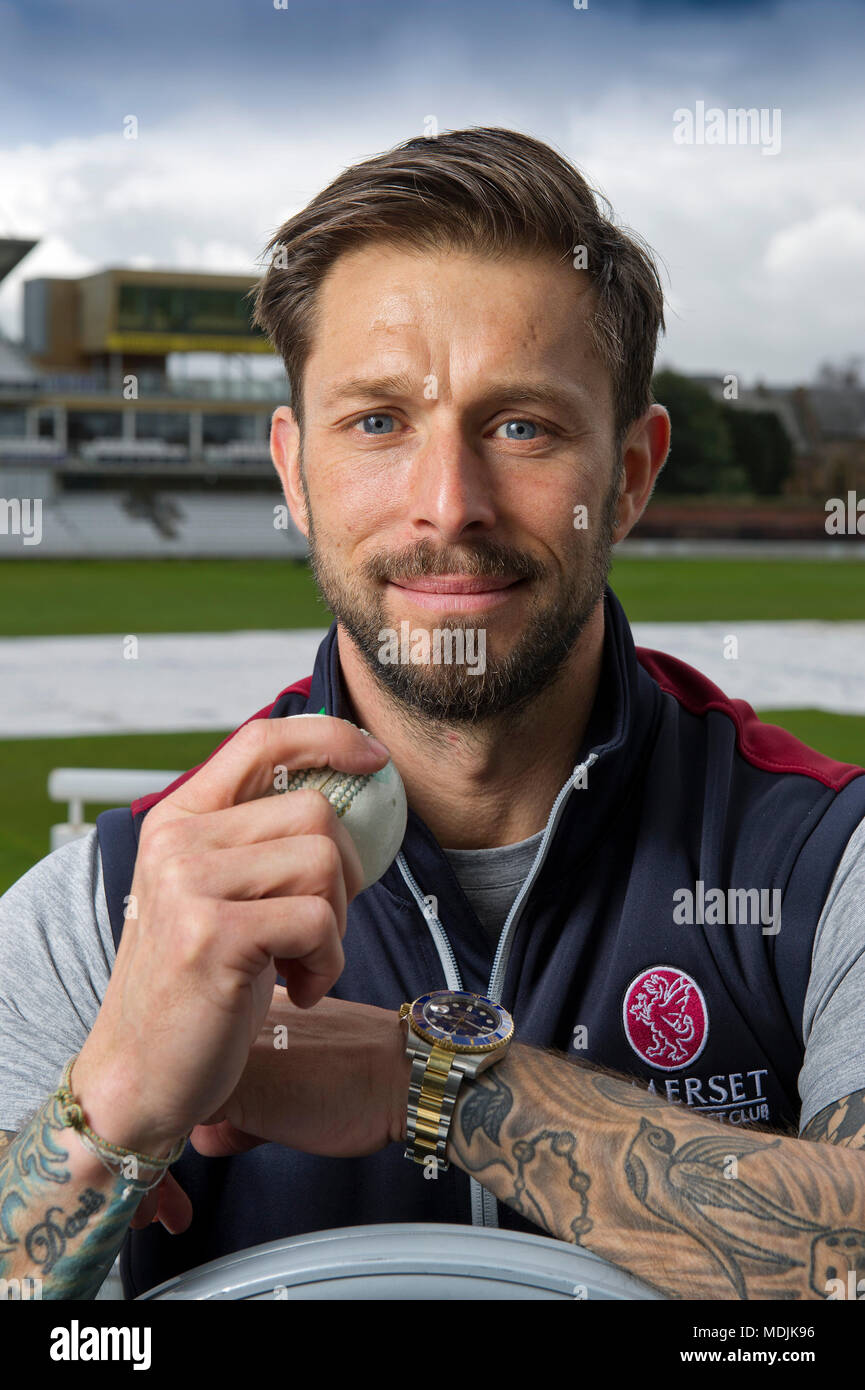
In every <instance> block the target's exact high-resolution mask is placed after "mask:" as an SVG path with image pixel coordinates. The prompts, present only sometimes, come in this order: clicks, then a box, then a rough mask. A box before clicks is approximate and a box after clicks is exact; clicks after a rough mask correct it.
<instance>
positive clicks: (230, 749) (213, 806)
mask: <svg viewBox="0 0 865 1390" xmlns="http://www.w3.org/2000/svg"><path fill="white" fill-rule="evenodd" d="M386 761H387V756H386V754H382V753H378V752H376V747H375V744H374V743H372V742H371V740H370V738H369V737H368V736H367V735H365V734H363V733H361V731H360V730H359V729H358V728H357V727H356V726H355V725H353V724H350V723H348V721H346V720H342V719H335V718H333V717H332V716H330V715H292V716H288V717H287V718H281V719H251V720H250V721H249V722H248V723H246V724H243V725H241V727H240V728H239V729H238V730H237V732H236V733H235V734H233V735H232V736H231V737H230V738H229V739H228V741H227V742H226V743H224V744H223V745H222V746H221V747H220V748H218V749H217V750H216V752H215V753H214V754H212V756H211V757H210V758H209V759H208V760H207V762H205V763H203V764H202V766H201V767H200V768H199V769H198V771H197V772H195V773H194V775H193V776H192V777H190V778H188V779H187V781H185V782H184V783H182V785H181V786H179V787H178V788H177V790H176V791H174V792H171V793H170V794H169V795H168V796H166V797H163V799H162V800H161V801H159V802H157V804H156V805H155V806H154V807H153V808H152V809H151V810H150V811H149V812H148V815H147V818H146V821H145V824H146V823H147V821H149V820H151V819H152V818H153V817H154V816H155V817H156V822H157V823H161V822H162V821H163V820H171V819H172V818H174V817H182V816H184V815H201V814H202V813H203V812H205V811H220V810H224V809H226V808H227V807H228V806H234V805H236V804H237V803H238V802H242V801H252V800H255V799H256V798H258V797H262V796H265V795H266V794H267V792H268V791H269V790H271V789H272V788H273V778H274V768H277V767H284V768H286V769H287V770H288V771H290V772H291V771H295V770H297V769H298V768H304V767H327V766H330V767H336V768H339V769H340V770H341V771H343V772H357V773H365V772H373V771H377V770H378V769H380V768H382V767H383V766H384V764H385V763H386Z"/></svg>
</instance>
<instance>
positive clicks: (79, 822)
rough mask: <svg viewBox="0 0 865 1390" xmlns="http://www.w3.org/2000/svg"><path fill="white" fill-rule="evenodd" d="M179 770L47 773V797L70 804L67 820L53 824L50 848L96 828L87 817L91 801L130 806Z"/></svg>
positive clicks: (64, 769)
mask: <svg viewBox="0 0 865 1390" xmlns="http://www.w3.org/2000/svg"><path fill="white" fill-rule="evenodd" d="M179 776H180V773H179V772H152V771H150V770H149V769H147V770H142V769H140V768H106V767H55V768H54V770H53V772H50V773H49V774H48V797H49V800H51V801H65V802H67V803H68V809H67V812H66V817H67V818H66V820H65V821H64V822H63V823H62V824H58V825H52V827H51V848H52V850H55V849H59V848H60V846H61V845H65V844H67V843H68V842H69V841H70V840H77V839H79V838H80V837H81V836H82V835H86V834H87V833H88V831H90V830H92V829H93V824H92V823H90V822H88V821H86V820H85V819H84V807H85V805H86V803H87V802H88V801H90V802H95V803H96V804H97V805H103V806H104V805H116V806H128V805H129V803H130V802H131V801H134V800H135V799H136V798H137V797H139V796H148V795H149V794H150V793H151V792H161V791H162V790H163V788H164V787H167V786H168V785H169V783H170V782H173V781H175V779H176V778H178V777H179Z"/></svg>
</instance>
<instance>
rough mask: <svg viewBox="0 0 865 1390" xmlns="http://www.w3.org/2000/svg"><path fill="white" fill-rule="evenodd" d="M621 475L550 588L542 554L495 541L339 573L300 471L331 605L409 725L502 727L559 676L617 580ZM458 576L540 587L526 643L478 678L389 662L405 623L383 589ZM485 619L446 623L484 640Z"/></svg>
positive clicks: (464, 670) (417, 549)
mask: <svg viewBox="0 0 865 1390" xmlns="http://www.w3.org/2000/svg"><path fill="white" fill-rule="evenodd" d="M621 477H622V469H621V468H619V470H617V475H616V478H615V481H614V483H613V485H612V486H611V487H610V489H609V490H608V492H607V495H606V497H605V498H604V502H603V506H602V511H601V518H600V524H599V526H598V527H597V528H596V529H595V531H594V534H593V532H592V531H591V530H589V529H587V530H584V531H576V530H575V532H574V536H575V544H574V547H573V550H572V553H571V554H570V555H569V556H568V557H567V561H566V563H565V564H564V566H563V569H562V571H561V572H559V573H557V574H553V576H552V582H551V579H550V576H549V574H548V571H547V568H546V567H545V566H543V565H542V564H541V563H540V561H538V560H537V559H536V558H535V557H534V556H530V555H526V554H523V553H521V552H520V551H517V550H513V549H511V548H510V547H507V546H504V545H501V544H499V543H498V542H496V541H492V540H482V541H478V542H476V543H473V544H472V545H471V546H470V547H468V546H459V547H457V546H445V547H434V546H433V545H432V544H431V543H430V542H429V541H420V542H418V543H417V544H416V545H413V546H411V547H406V548H405V549H403V550H401V551H397V552H391V553H385V552H379V553H377V554H374V555H372V556H371V557H369V558H368V559H366V560H365V561H364V562H363V564H361V565H360V566H359V567H358V569H357V571H356V572H354V573H345V572H344V571H340V570H339V569H338V568H337V567H336V566H335V565H334V564H332V563H331V561H330V559H329V558H328V556H327V555H326V554H325V552H324V550H323V548H322V546H321V545H320V543H319V541H318V539H317V537H316V533H315V527H314V524H313V517H312V508H311V507H310V502H309V493H308V491H307V486H306V478H305V476H304V474H303V466H302V465H301V480H302V486H303V493H304V498H305V500H306V513H307V523H308V529H309V561H310V566H311V568H312V572H313V576H314V578H315V581H316V583H317V585H318V587H319V590H320V591H321V593H322V595H323V597H324V599H325V601H326V602H327V604H328V607H329V608H330V610H331V612H332V613H333V614H334V616H335V617H336V618H337V619H338V621H339V623H340V624H341V626H342V627H343V628H344V629H345V631H346V632H347V634H348V635H349V637H351V639H352V641H353V642H354V644H355V647H356V648H357V651H358V653H359V654H360V656H361V657H362V659H363V661H364V662H365V664H366V665H367V666H368V668H369V670H370V671H371V672H372V674H373V676H374V678H375V680H376V682H377V683H378V685H379V686H380V688H381V689H382V690H383V691H385V692H386V693H387V694H389V695H390V696H391V698H392V700H393V701H395V702H396V704H397V707H398V708H399V709H400V710H401V712H402V713H403V715H404V716H406V717H407V718H408V719H409V720H410V721H412V722H414V721H416V720H418V719H420V721H421V722H422V723H424V724H427V723H429V722H432V723H435V724H440V725H449V724H459V725H464V724H466V723H475V724H476V723H481V722H485V721H491V720H497V721H500V720H502V719H505V720H506V721H508V722H511V721H516V719H517V718H518V716H519V715H520V714H522V713H523V712H524V711H525V709H526V708H527V707H528V706H529V705H530V704H531V703H532V701H533V700H535V699H536V698H537V697H538V695H539V694H540V693H541V692H542V691H543V690H545V689H546V688H548V687H549V686H550V685H551V684H552V683H553V682H554V681H555V680H556V679H557V678H558V677H559V676H560V674H561V672H562V668H563V667H564V665H565V663H566V662H567V660H568V658H569V656H570V655H571V653H572V651H573V649H574V646H575V644H576V643H577V642H578V641H579V638H580V636H581V634H582V632H583V630H584V628H585V626H586V624H587V623H588V621H589V619H590V618H591V617H592V614H593V613H594V611H595V609H596V607H597V605H598V603H599V602H600V601H601V600H602V598H603V594H604V586H605V585H606V582H607V576H608V575H609V572H610V562H611V556H612V548H613V534H614V532H615V527H616V512H617V507H618V502H619V489H620V486H621ZM577 537H582V539H581V540H578V539H576V538H577ZM587 547H588V553H587ZM450 573H459V574H465V575H470V576H472V577H473V578H476V577H478V576H485V577H490V578H493V579H502V578H512V579H523V580H526V581H529V582H530V583H533V584H534V585H535V588H534V591H533V593H532V594H531V600H530V604H529V611H528V614H527V618H526V622H525V628H524V630H523V632H522V634H521V636H519V637H518V638H517V640H516V641H515V642H514V644H513V646H512V647H511V648H510V650H509V651H507V652H505V653H504V654H502V655H498V656H496V655H491V654H490V653H489V652H488V651H487V653H486V665H485V669H484V670H483V671H477V670H474V671H473V669H472V667H471V666H469V665H468V664H467V663H460V664H434V663H433V662H431V661H425V662H423V663H418V664H415V663H413V662H402V661H396V662H383V661H382V660H381V659H380V656H379V653H380V652H381V649H382V643H383V640H384V636H385V631H386V632H387V633H388V634H390V633H392V632H393V631H394V623H396V624H397V626H398V624H399V622H400V617H397V618H396V619H394V618H393V616H392V615H390V614H388V613H387V612H386V609H385V598H384V591H383V589H382V581H385V580H396V581H405V580H410V579H416V578H419V577H420V576H422V575H428V574H437V575H440V574H450ZM544 580H546V585H544V584H543V582H542V581H544ZM400 616H402V615H400ZM484 616H485V615H484V613H483V612H482V611H480V610H478V611H477V612H474V613H471V614H469V613H463V614H453V613H452V614H449V615H448V616H447V619H446V620H445V624H446V628H447V629H449V630H450V631H452V632H457V630H458V629H459V628H463V629H464V630H465V631H466V632H469V631H472V632H474V633H475V634H477V632H478V630H479V627H480V629H481V630H483V628H484ZM434 618H435V615H432V614H430V626H433V623H434ZM422 621H423V620H422V619H420V618H419V617H413V618H412V619H411V627H412V631H413V632H417V630H418V628H419V627H421V626H422ZM465 640H466V646H465V650H471V649H470V648H469V640H470V639H469V638H468V637H467V638H466V639H465ZM474 650H475V651H476V650H477V645H476V646H475V648H474Z"/></svg>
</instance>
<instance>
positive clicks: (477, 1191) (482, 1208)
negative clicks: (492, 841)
mask: <svg viewBox="0 0 865 1390" xmlns="http://www.w3.org/2000/svg"><path fill="white" fill-rule="evenodd" d="M597 761H598V754H597V753H590V754H589V756H588V757H587V758H586V760H585V762H582V763H578V764H577V766H576V767H575V768H574V770H573V772H572V773H571V776H570V777H569V778H568V780H567V782H566V783H565V785H564V786H563V787H562V789H561V790H560V792H559V794H558V796H557V797H556V799H555V801H554V802H553V806H552V810H551V811H550V815H549V819H548V820H547V824H546V828H545V830H544V835H543V839H542V840H541V843H540V844H539V845H538V852H537V854H536V855H535V860H534V863H533V864H532V867H531V868H530V869H529V872H528V873H527V874H526V879H525V882H524V884H523V886H522V888H521V889H520V891H519V893H518V894H517V896H516V898H515V899H514V902H513V904H512V905H511V910H510V912H509V913H508V915H507V918H506V919H505V924H504V926H503V927H502V930H501V935H500V936H499V944H498V946H497V948H496V954H495V957H494V959H493V967H492V971H491V972H490V979H489V984H488V985H487V998H488V999H491V1000H492V1001H493V1003H494V1004H499V1003H501V1000H500V998H499V996H500V994H501V991H502V986H503V984H504V980H505V972H506V970H507V968H508V961H509V960H510V955H511V948H512V946H513V940H514V933H515V931H516V927H517V923H518V922H519V919H520V916H521V915H522V908H523V904H524V903H525V901H526V898H527V897H528V895H529V893H530V892H531V889H532V884H533V883H534V881H535V879H536V878H537V875H538V872H539V870H540V867H541V865H542V864H543V862H544V860H545V859H546V857H547V851H548V850H549V847H550V842H551V840H552V838H553V835H554V833H555V829H556V825H557V824H558V821H559V817H560V816H561V811H562V807H563V806H564V804H565V802H566V800H567V799H568V796H569V795H570V793H571V792H572V791H574V779H575V778H576V777H577V775H578V773H580V772H585V771H588V769H589V768H590V767H591V766H592V765H593V764H594V763H596V762H597ZM396 862H397V864H398V865H399V871H400V873H401V874H402V876H403V878H404V879H405V881H406V883H407V884H408V887H409V889H410V890H411V894H412V896H413V898H414V900H415V902H416V903H417V905H418V907H419V909H420V911H421V915H422V916H423V918H424V921H425V922H426V924H427V926H428V927H429V930H430V935H431V936H432V939H433V941H434V943H435V948H436V950H437V951H438V955H439V960H440V961H441V963H442V969H443V971H444V977H445V983H446V984H447V987H448V989H455V990H461V989H462V987H463V985H462V979H461V977H460V972H459V966H458V965H457V958H456V956H455V955H454V951H453V947H452V946H451V944H450V942H449V941H448V938H447V933H446V931H445V929H444V927H443V926H442V924H441V922H440V921H439V919H438V917H437V916H436V914H435V913H434V912H433V911H432V909H431V908H429V907H427V906H425V904H424V900H423V894H422V893H421V891H420V888H419V887H418V884H417V880H416V879H415V877H414V875H413V873H412V871H411V869H410V868H409V866H408V864H407V862H406V858H405V855H404V854H403V853H402V851H400V853H399V854H398V855H397V861H396ZM469 1186H470V1191H471V1201H472V1225H473V1226H496V1227H497V1226H498V1224H499V1218H498V1206H497V1198H496V1196H495V1194H494V1193H492V1192H490V1191H489V1190H488V1189H487V1188H485V1187H482V1186H481V1184H480V1183H479V1182H478V1180H477V1178H469Z"/></svg>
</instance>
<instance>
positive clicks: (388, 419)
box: [357, 415, 394, 434]
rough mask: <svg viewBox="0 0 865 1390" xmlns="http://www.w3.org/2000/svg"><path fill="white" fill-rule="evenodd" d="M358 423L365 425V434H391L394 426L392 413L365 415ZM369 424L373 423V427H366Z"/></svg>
mask: <svg viewBox="0 0 865 1390" xmlns="http://www.w3.org/2000/svg"><path fill="white" fill-rule="evenodd" d="M357 423H358V424H359V425H363V426H364V431H363V432H364V434H391V433H392V432H393V428H394V418H393V416H392V415H364V417H363V419H362V420H358V422H357ZM367 425H371V426H372V428H371V429H366V428H365V427H366V426H367Z"/></svg>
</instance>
